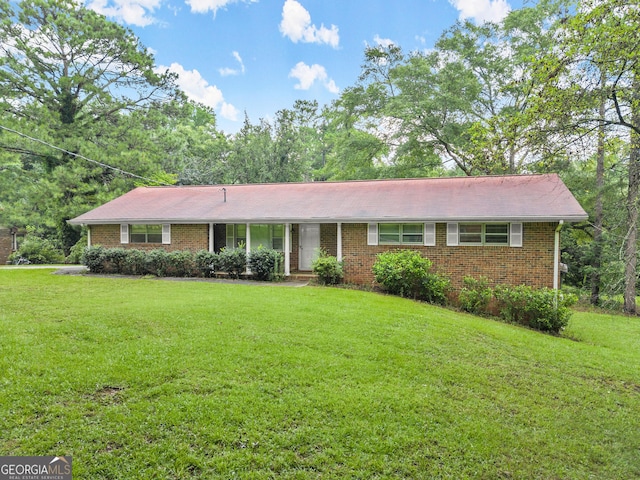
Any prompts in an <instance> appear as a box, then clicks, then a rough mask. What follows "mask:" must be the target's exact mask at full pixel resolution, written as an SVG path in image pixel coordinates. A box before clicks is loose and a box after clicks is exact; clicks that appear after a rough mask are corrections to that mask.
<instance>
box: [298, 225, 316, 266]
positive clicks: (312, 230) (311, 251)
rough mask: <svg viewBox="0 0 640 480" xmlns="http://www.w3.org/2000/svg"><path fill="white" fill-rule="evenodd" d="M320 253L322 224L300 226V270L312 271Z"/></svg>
mask: <svg viewBox="0 0 640 480" xmlns="http://www.w3.org/2000/svg"><path fill="white" fill-rule="evenodd" d="M319 253H320V224H319V223H302V224H300V256H299V258H300V262H299V265H298V269H299V270H302V271H310V270H311V264H312V263H313V261H314V260H315V259H316V258H317V257H318V255H319Z"/></svg>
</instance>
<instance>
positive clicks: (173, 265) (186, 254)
mask: <svg viewBox="0 0 640 480" xmlns="http://www.w3.org/2000/svg"><path fill="white" fill-rule="evenodd" d="M195 272H196V262H195V259H194V255H193V253H191V252H190V251H189V250H177V251H174V252H169V253H168V254H167V272H166V274H167V275H169V276H172V277H193V276H194V275H195Z"/></svg>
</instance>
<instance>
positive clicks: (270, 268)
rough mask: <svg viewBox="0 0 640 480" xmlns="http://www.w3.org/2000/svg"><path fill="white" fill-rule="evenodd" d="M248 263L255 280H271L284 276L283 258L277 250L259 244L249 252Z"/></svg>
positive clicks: (280, 278)
mask: <svg viewBox="0 0 640 480" xmlns="http://www.w3.org/2000/svg"><path fill="white" fill-rule="evenodd" d="M248 264H249V270H251V274H252V275H253V277H254V278H255V279H256V280H261V281H269V282H272V281H276V280H282V279H283V278H284V259H283V258H282V253H280V252H278V251H277V250H272V249H270V248H264V247H262V246H260V247H258V249H257V250H253V251H252V252H251V253H250V254H249V259H248Z"/></svg>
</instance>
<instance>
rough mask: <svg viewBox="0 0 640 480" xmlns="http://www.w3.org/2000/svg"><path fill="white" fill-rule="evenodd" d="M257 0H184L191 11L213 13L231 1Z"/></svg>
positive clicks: (250, 0)
mask: <svg viewBox="0 0 640 480" xmlns="http://www.w3.org/2000/svg"><path fill="white" fill-rule="evenodd" d="M257 1H258V0H186V3H187V5H189V6H190V7H191V11H192V12H193V13H207V12H209V11H212V12H213V14H214V15H215V14H216V12H217V11H218V10H219V9H220V8H224V7H226V6H227V5H230V4H232V3H239V2H244V3H255V2H257Z"/></svg>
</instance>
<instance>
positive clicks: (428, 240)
mask: <svg viewBox="0 0 640 480" xmlns="http://www.w3.org/2000/svg"><path fill="white" fill-rule="evenodd" d="M424 246H425V247H435V246H436V224H435V223H425V224H424Z"/></svg>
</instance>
